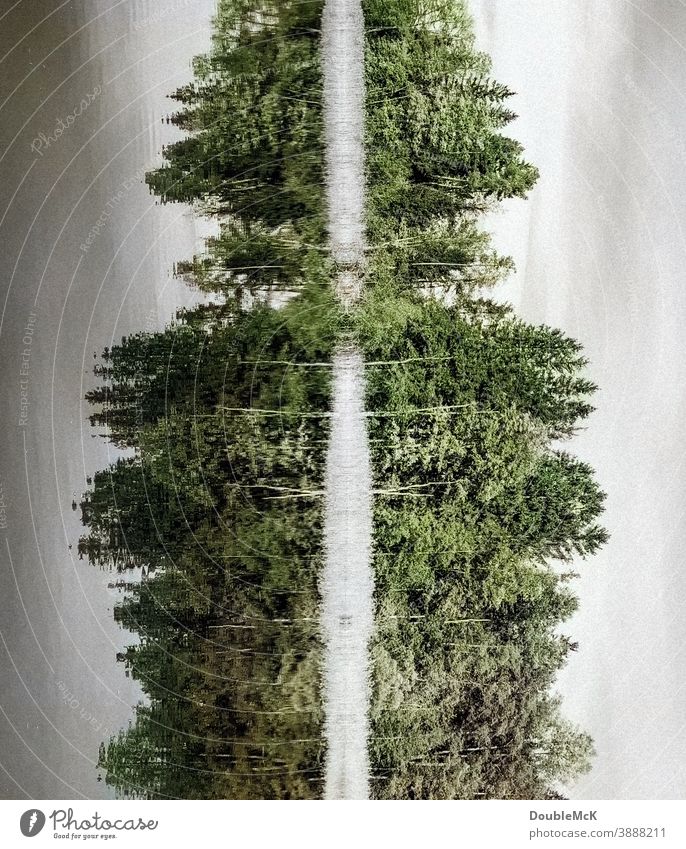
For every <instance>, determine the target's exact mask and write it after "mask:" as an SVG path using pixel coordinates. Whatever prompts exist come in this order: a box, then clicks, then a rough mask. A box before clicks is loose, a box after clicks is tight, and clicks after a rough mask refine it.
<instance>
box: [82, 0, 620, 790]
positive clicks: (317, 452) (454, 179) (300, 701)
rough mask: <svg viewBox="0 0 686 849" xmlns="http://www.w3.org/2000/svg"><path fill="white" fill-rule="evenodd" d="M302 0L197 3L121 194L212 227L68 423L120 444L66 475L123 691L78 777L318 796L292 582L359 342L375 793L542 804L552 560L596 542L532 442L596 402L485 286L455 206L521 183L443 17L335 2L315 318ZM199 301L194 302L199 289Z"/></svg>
mask: <svg viewBox="0 0 686 849" xmlns="http://www.w3.org/2000/svg"><path fill="white" fill-rule="evenodd" d="M322 6H323V3H322V2H319V0H316V2H307V3H302V2H296V0H279V2H271V0H260V2H258V0H220V3H219V8H218V14H217V19H216V25H215V35H214V39H213V48H212V51H211V52H210V53H209V54H208V56H205V57H201V58H199V59H198V60H197V61H196V65H195V80H194V82H193V83H191V84H189V85H188V86H185V87H183V88H182V89H180V90H179V91H177V92H176V94H175V98H176V100H177V101H178V102H179V103H180V110H179V111H178V112H177V113H176V115H175V116H174V117H173V118H172V120H173V121H174V123H176V124H177V125H178V126H179V127H180V128H181V129H183V130H185V131H186V133H187V135H186V137H185V138H184V139H183V140H182V141H180V142H177V143H176V144H174V145H171V146H170V147H169V148H167V149H166V151H165V159H166V162H165V164H164V166H163V167H162V168H161V169H159V170H157V171H155V172H152V173H151V174H150V175H149V177H148V182H149V185H150V187H151V189H152V190H153V191H154V192H155V193H156V194H157V195H159V197H160V198H161V199H162V200H163V201H165V202H166V201H191V202H194V203H195V204H196V205H197V206H198V207H199V208H200V209H201V210H202V211H204V212H209V213H211V214H214V215H217V216H219V221H220V225H221V226H220V233H219V236H218V237H217V238H215V239H211V240H210V241H209V242H208V246H207V251H206V253H205V254H203V255H201V256H197V257H193V258H191V259H190V260H189V261H187V262H185V263H184V264H183V265H182V266H181V270H182V273H183V274H184V275H185V276H186V277H187V279H188V280H189V281H190V282H191V283H192V284H193V285H196V286H198V287H199V288H200V289H202V290H204V291H207V292H211V293H212V294H213V295H214V296H215V297H213V298H212V299H210V300H209V301H208V303H206V304H204V305H202V306H199V307H197V308H195V309H193V310H190V311H185V312H181V313H180V314H179V315H178V316H177V319H176V321H175V322H173V323H172V324H171V325H170V326H169V327H167V328H166V330H164V331H162V332H160V333H152V334H151V333H140V334H135V335H132V336H130V337H128V338H125V339H124V340H122V342H121V343H120V344H119V345H116V346H114V347H113V348H111V349H106V350H105V352H104V353H103V356H102V358H101V361H100V362H99V363H98V365H97V366H96V369H95V371H96V375H97V378H98V381H99V385H98V386H97V387H96V388H94V389H93V390H92V391H91V392H90V393H89V394H88V399H89V401H90V402H91V403H92V405H93V412H92V416H91V421H92V423H93V425H94V426H95V427H97V428H99V429H100V430H101V432H103V433H105V434H106V435H107V437H108V438H109V439H111V440H112V441H113V442H114V443H115V444H116V445H117V446H119V447H122V448H128V449H133V456H132V457H128V458H127V459H122V460H120V461H119V462H117V463H116V464H114V465H113V466H112V467H111V468H110V469H107V470H105V471H102V472H100V473H98V474H97V475H96V476H95V479H94V484H93V486H92V488H91V490H90V491H89V492H88V493H86V495H85V496H84V499H83V502H82V505H81V508H82V515H83V521H84V525H86V526H87V532H86V533H85V535H84V537H83V539H82V540H81V542H80V546H79V549H80V553H81V555H82V556H83V557H87V558H88V559H89V560H90V561H91V562H92V563H94V564H97V565H99V566H101V567H103V568H113V569H117V570H119V572H121V573H122V576H121V577H120V580H119V582H118V584H119V585H120V586H121V587H122V589H123V596H122V598H121V600H120V603H119V604H118V605H117V607H116V610H115V616H116V618H117V620H118V621H119V622H120V623H121V624H122V626H123V627H125V628H126V629H128V630H130V631H131V632H132V634H135V639H133V640H132V645H131V646H130V647H129V648H128V650H127V651H126V652H125V653H123V654H122V656H121V658H120V659H121V660H122V661H123V662H124V663H126V665H127V667H128V669H129V672H130V674H132V675H133V676H135V677H136V678H137V679H138V680H139V681H140V682H141V685H142V687H143V690H144V691H145V693H146V701H145V703H144V704H141V705H139V706H138V707H137V710H136V716H135V720H134V722H132V724H131V726H130V727H129V728H128V729H126V730H125V731H123V732H122V733H120V734H119V735H118V736H117V737H116V738H115V739H113V740H111V741H109V742H105V743H104V744H103V747H102V750H101V755H100V764H101V766H102V767H103V768H104V770H105V772H106V780H107V782H108V783H109V784H111V785H112V786H113V787H114V788H115V789H116V791H117V792H118V793H119V794H121V795H133V796H142V797H187V798H222V797H230V798H231V797H233V798H245V797H247V798H309V797H317V796H319V795H320V793H321V789H322V786H323V782H322V778H323V776H322V769H323V752H324V745H325V743H324V740H323V739H322V716H321V712H322V709H321V692H320V679H321V668H320V664H321V645H320V637H319V623H318V617H319V603H320V599H319V592H318V581H319V577H320V575H321V569H322V563H323V550H322V506H323V504H322V490H323V483H322V481H323V466H324V460H325V451H326V441H327V433H328V427H327V423H328V413H329V410H330V403H329V395H330V386H329V381H330V374H331V372H330V368H329V366H330V363H331V357H332V351H333V349H334V347H335V343H336V340H337V339H338V338H340V337H341V335H342V334H343V333H345V334H346V335H348V336H349V335H350V334H353V335H354V337H355V338H356V339H357V341H358V344H359V346H360V347H361V349H362V350H363V351H364V353H365V356H366V360H367V368H366V375H367V376H366V385H367V410H368V415H369V423H370V441H371V446H372V462H373V470H374V480H375V482H374V487H375V508H374V571H375V581H376V590H375V600H376V634H375V638H374V641H373V645H372V647H371V657H372V684H373V699H372V729H371V735H370V740H369V745H370V752H371V762H372V768H373V775H372V779H373V782H372V787H373V790H374V795H375V796H376V797H378V798H484V797H489V798H490V797H496V798H543V797H549V796H554V795H556V794H558V793H559V792H560V789H561V785H562V784H563V783H564V782H567V781H572V780H573V779H574V778H575V777H576V776H577V775H578V774H579V773H580V772H582V771H584V770H585V769H587V768H588V766H589V763H590V756H591V753H592V743H591V741H590V740H589V738H588V737H587V735H585V734H584V733H583V732H581V731H579V730H578V729H576V728H574V727H573V726H571V725H570V724H569V723H568V722H566V721H565V719H564V718H563V716H562V715H561V710H560V704H559V700H558V698H557V697H556V696H555V694H554V682H555V677H556V674H557V672H558V670H559V669H560V667H561V666H562V665H563V664H564V662H565V660H566V658H567V656H568V653H569V652H570V651H571V650H573V649H574V648H575V644H574V642H573V641H572V639H571V638H570V637H567V636H564V635H563V634H562V631H561V623H563V622H564V621H565V620H566V619H567V618H568V617H569V616H570V615H571V613H572V612H573V611H574V610H575V608H576V604H577V601H576V598H575V596H574V594H573V591H572V579H573V577H574V572H573V568H575V567H574V565H573V564H574V563H575V562H576V561H577V559H578V558H583V557H587V556H589V555H592V554H593V553H594V552H595V551H597V549H598V548H599V547H600V546H601V545H602V543H603V542H604V541H605V539H606V533H605V531H604V530H603V529H602V528H601V527H600V526H599V524H598V517H599V515H600V513H601V511H602V506H603V498H604V496H603V493H602V492H601V491H600V489H599V488H598V485H597V483H596V482H595V479H594V475H593V472H592V470H591V469H590V468H589V467H588V466H587V465H586V464H584V463H582V462H580V461H579V460H577V459H576V458H574V457H573V456H572V455H570V454H569V453H567V452H565V451H562V450H560V448H559V440H563V439H568V438H569V437H571V436H573V434H574V433H575V431H576V429H577V428H578V427H579V426H580V423H581V422H582V421H583V420H584V419H585V418H586V417H587V416H588V415H589V414H590V412H591V410H592V407H591V405H590V401H589V398H590V396H591V394H592V393H593V391H594V389H595V387H594V385H593V384H592V382H591V381H589V379H588V378H587V376H586V374H585V371H586V366H587V363H586V360H585V359H584V356H583V352H582V351H581V348H580V346H579V344H578V343H577V342H576V341H574V340H572V339H569V338H568V337H566V336H564V334H562V333H560V332H559V331H557V330H554V329H551V328H548V327H535V326H531V325H529V324H526V323H524V322H522V321H521V320H519V319H518V318H517V317H516V316H515V315H514V314H513V313H512V311H511V310H510V308H509V307H508V306H506V305H503V304H499V303H497V302H495V301H494V300H492V299H490V298H489V297H488V291H487V290H488V289H489V288H490V287H493V286H494V285H495V284H497V282H498V281H499V280H500V279H501V278H502V277H503V275H504V274H506V273H507V272H508V271H510V270H511V266H512V263H511V261H510V260H509V259H508V258H507V257H501V256H498V255H497V254H496V252H495V251H494V250H493V248H492V246H491V243H490V239H489V236H488V234H487V233H485V232H484V231H483V228H482V226H481V223H480V222H481V216H482V214H483V213H484V211H487V210H489V209H491V208H492V207H493V205H495V204H497V203H498V202H499V201H500V200H502V199H503V198H506V197H523V196H525V195H526V193H527V192H528V191H529V190H530V189H531V187H532V186H533V184H534V182H535V180H536V177H537V172H536V169H535V168H534V167H533V166H531V165H530V164H529V163H527V162H526V161H525V159H524V158H523V155H522V149H521V146H520V145H519V144H518V143H517V142H516V141H514V140H512V139H510V138H508V137H507V136H505V135H503V130H504V128H505V127H506V125H507V124H508V122H509V121H511V119H512V117H513V113H512V111H511V110H510V108H509V106H508V101H509V97H510V95H511V92H510V91H509V90H508V89H507V88H506V87H504V86H502V85H500V84H499V83H497V82H494V81H493V80H491V79H490V76H489V73H490V71H489V62H488V58H487V57H486V56H484V55H483V54H481V53H478V52H477V51H476V50H475V47H474V38H473V34H472V31H471V25H470V22H469V17H468V14H467V11H466V8H465V5H464V3H462V2H460V0H450V2H444V0H363V9H364V14H365V22H366V39H367V40H366V59H365V62H366V82H367V110H366V127H367V129H366V152H367V180H368V185H367V194H368V197H367V230H368V233H367V236H368V244H369V258H368V263H367V277H366V289H365V294H364V297H363V299H362V301H361V303H360V305H359V306H358V307H357V308H356V309H355V310H353V311H351V312H349V313H347V314H345V315H343V314H341V312H340V310H339V308H338V307H337V305H336V303H335V300H334V297H333V293H332V287H331V279H332V268H331V264H330V261H329V259H328V257H327V252H326V233H325V218H324V200H323V197H324V196H323V176H324V171H323V165H322V161H323V160H322V114H321V68H320V55H319V19H320V15H321V11H322ZM217 296H218V297H217Z"/></svg>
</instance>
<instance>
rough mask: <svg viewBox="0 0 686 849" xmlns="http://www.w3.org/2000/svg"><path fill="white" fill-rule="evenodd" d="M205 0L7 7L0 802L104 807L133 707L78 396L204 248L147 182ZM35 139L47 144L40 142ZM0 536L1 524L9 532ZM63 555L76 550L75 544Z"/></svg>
mask: <svg viewBox="0 0 686 849" xmlns="http://www.w3.org/2000/svg"><path fill="white" fill-rule="evenodd" d="M213 8H214V3H213V0H192V2H191V0H185V2H184V0H176V1H175V0H135V2H133V0H74V1H73V2H66V3H65V2H62V0H41V2H40V3H36V2H32V0H20V2H19V3H15V2H14V0H1V2H0V60H2V64H1V65H0V104H1V110H2V111H1V113H0V114H1V118H2V121H1V126H2V130H1V131H0V133H1V140H0V195H1V201H0V241H1V244H2V255H1V256H0V265H1V268H2V275H1V280H2V287H1V292H0V295H1V297H0V303H2V307H3V310H2V318H1V322H2V323H1V325H0V358H1V359H0V361H1V362H2V370H1V371H0V409H2V411H3V435H2V442H1V447H0V485H1V486H2V492H1V493H0V507H3V506H4V510H0V525H2V527H1V528H0V558H1V563H0V582H1V583H0V605H1V612H0V673H1V677H0V693H1V696H0V752H1V753H2V755H1V757H2V761H1V765H2V769H0V796H1V797H4V798H13V797H28V796H30V797H35V798H51V797H53V798H54V797H56V798H78V797H80V796H85V797H98V796H102V795H103V794H104V792H105V790H104V783H98V781H97V773H96V769H95V766H94V762H95V760H96V759H97V754H98V745H99V743H100V741H101V740H103V739H105V738H106V737H107V736H108V735H109V734H110V733H113V732H116V731H117V729H118V728H120V727H123V726H125V725H126V723H127V722H128V720H129V718H130V717H131V706H132V704H134V703H135V702H136V701H137V700H138V698H139V691H138V690H137V688H136V687H135V685H134V684H133V683H132V682H131V681H130V680H129V679H127V678H126V677H125V675H124V671H123V667H122V666H121V665H120V664H116V663H115V655H116V652H117V651H118V650H119V649H120V648H121V646H122V645H123V644H124V642H125V641H126V639H127V635H126V634H125V633H124V632H122V631H120V630H119V629H118V627H117V626H116V624H115V623H114V622H113V619H112V605H113V602H114V601H115V600H116V594H115V593H116V591H114V590H111V589H109V590H108V587H107V585H108V583H109V582H111V581H112V580H114V578H113V577H112V576H111V575H109V574H106V573H103V572H98V571H96V570H95V569H93V568H92V567H90V566H88V564H87V563H86V562H84V561H79V560H78V557H77V556H76V555H75V551H76V542H77V539H78V536H79V532H80V521H79V513H77V512H73V511H72V509H71V503H72V500H73V499H74V498H76V499H77V500H78V499H79V496H80V494H81V492H82V491H83V489H84V488H85V483H86V481H85V478H86V476H87V475H90V474H92V473H93V472H94V471H95V470H96V469H98V468H102V467H103V466H104V465H105V464H106V463H107V462H108V460H109V459H111V458H112V456H113V455H112V454H111V449H109V451H110V453H108V447H107V445H106V444H105V443H104V442H103V441H102V440H100V439H94V438H92V436H91V433H90V432H89V426H88V423H87V415H88V410H87V409H86V407H85V405H84V403H83V401H82V398H83V394H84V392H85V391H86V390H87V389H88V388H90V386H91V385H92V381H93V377H92V366H93V362H94V360H93V354H94V352H95V351H100V350H101V349H102V347H103V346H104V345H107V344H111V342H112V341H113V340H118V339H119V337H120V336H121V335H122V334H126V333H128V332H131V331H133V330H137V329H146V328H147V329H155V328H158V327H160V326H162V325H163V324H164V322H165V321H166V320H168V319H169V318H170V317H171V315H172V313H173V311H174V308H175V307H176V306H178V305H180V304H181V303H183V302H184V301H186V302H187V301H188V300H189V297H190V295H189V293H188V292H187V291H185V290H184V288H183V285H182V284H181V283H179V282H177V281H173V280H172V277H171V274H172V266H173V263H174V261H175V260H178V259H183V258H186V257H189V256H190V255H191V254H192V253H193V250H194V246H195V244H196V243H197V240H198V238H199V234H198V233H197V231H196V225H195V224H194V222H193V220H192V218H191V216H190V214H189V210H188V209H186V208H183V207H179V206H174V207H165V208H162V207H159V206H156V205H155V203H154V200H153V199H152V198H151V197H150V196H149V194H148V191H147V188H146V187H145V185H144V184H143V182H142V175H143V173H144V171H145V169H146V168H149V167H150V166H151V165H153V164H155V162H156V161H158V160H157V155H158V153H159V151H160V149H161V147H162V145H163V144H164V143H165V142H167V141H169V140H171V139H172V138H173V135H172V129H171V128H170V127H169V126H168V125H167V124H165V123H163V121H162V119H163V117H164V116H165V115H166V114H167V112H168V111H169V109H170V107H171V103H170V101H169V100H168V99H167V98H166V94H167V93H168V92H169V91H171V90H173V89H174V88H176V87H177V86H178V85H180V84H182V83H183V82H185V81H187V80H188V78H189V77H190V73H191V68H190V61H191V58H192V56H193V55H195V54H196V53H198V52H201V51H202V50H204V49H206V47H207V45H208V40H209V23H210V17H211V14H212V12H213ZM41 134H42V135H41ZM5 525H6V527H5ZM71 545H73V546H74V548H73V549H71V550H70V546H71Z"/></svg>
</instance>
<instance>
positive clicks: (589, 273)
mask: <svg viewBox="0 0 686 849" xmlns="http://www.w3.org/2000/svg"><path fill="white" fill-rule="evenodd" d="M471 7H472V10H473V12H474V14H475V17H476V24H477V37H478V43H479V46H480V47H481V48H482V49H484V50H487V51H488V52H489V53H491V55H492V57H493V60H494V74H495V76H496V77H497V78H498V79H499V80H500V81H502V82H504V83H507V84H508V85H509V86H510V87H511V88H513V89H514V90H515V91H517V93H518V94H517V96H516V97H515V98H514V109H515V111H516V112H518V113H519V115H520V118H519V120H518V121H517V122H516V124H514V125H512V130H511V132H512V134H513V135H515V136H516V137H517V138H519V139H520V140H521V141H522V142H523V143H524V144H525V145H526V148H527V152H528V156H529V159H530V160H532V161H533V162H534V163H535V164H536V165H538V167H539V168H540V170H541V175H542V176H541V180H540V183H539V185H538V187H537V188H536V190H535V191H534V192H533V194H532V196H531V198H530V199H529V200H528V201H526V202H515V203H511V204H509V205H508V206H507V209H506V211H505V212H503V213H502V214H500V215H498V216H496V217H495V218H494V219H493V220H492V221H491V222H490V224H489V226H490V227H491V229H492V230H493V231H494V234H495V236H496V241H497V244H498V246H499V248H500V249H501V251H502V252H504V253H507V254H510V255H513V256H514V258H515V260H516V262H517V266H518V269H519V272H518V274H517V275H516V276H515V278H514V279H513V280H512V282H511V283H510V284H508V285H507V286H506V288H505V294H506V297H507V298H508V299H509V300H511V302H512V303H514V304H515V306H516V307H517V308H518V310H519V312H520V314H521V315H523V316H524V317H525V318H527V319H529V320H531V321H535V322H545V323H548V324H551V325H555V326H559V327H561V328H563V329H564V330H565V331H567V332H568V333H570V334H571V335H573V336H575V337H577V338H579V339H580V340H581V341H582V342H583V343H584V345H585V347H586V351H587V354H588V356H589V357H590V359H591V366H590V373H591V376H592V377H593V379H594V380H595V381H596V382H597V383H598V384H599V385H600V387H601V391H600V392H599V393H598V395H597V396H596V406H597V407H598V410H597V412H596V413H595V414H594V415H593V416H592V417H591V419H590V420H589V422H588V429H587V430H586V431H585V432H583V433H582V434H580V435H579V436H578V437H577V438H576V439H575V440H574V442H573V443H571V444H570V448H571V449H572V450H573V451H574V453H577V454H579V455H581V456H582V457H583V458H584V459H586V460H588V461H589V462H591V463H592V464H593V465H594V466H595V468H596V469H597V471H598V476H599V479H600V482H601V484H602V486H603V488H604V489H605V490H606V491H607V492H608V496H609V497H608V505H607V512H606V515H605V524H606V526H607V527H608V529H609V530H610V532H611V534H612V539H611V541H610V543H609V545H608V546H607V547H606V549H605V550H604V551H603V553H602V554H600V555H599V556H597V557H596V558H594V559H593V560H592V561H589V562H587V563H582V564H580V567H579V571H582V573H583V577H582V579H581V581H579V582H578V583H577V589H578V591H579V593H580V596H581V610H580V612H579V614H578V615H577V616H576V617H575V619H574V620H573V621H572V622H571V623H570V624H569V625H568V627H567V629H566V630H567V631H569V632H571V633H572V634H573V636H574V637H576V638H577V639H579V640H580V642H581V648H580V651H579V652H578V654H576V655H572V659H571V661H570V663H569V666H568V668H567V669H566V670H565V672H564V673H563V675H562V677H561V680H560V688H561V691H562V693H563V695H564V696H565V702H566V711H567V714H568V715H569V716H570V717H571V718H573V719H575V720H576V721H578V722H579V723H581V724H582V725H583V726H584V727H585V728H586V729H588V730H589V731H590V732H591V734H592V735H593V737H594V738H595V741H596V747H597V750H598V757H597V759H596V762H595V766H594V769H593V771H592V773H591V774H590V775H589V776H588V777H587V778H586V779H584V780H583V781H582V782H581V783H580V784H579V785H578V786H577V787H576V788H574V789H573V790H572V794H573V795H575V796H579V797H588V798H624V799H626V798H655V799H657V798H681V799H683V798H684V797H686V645H685V641H684V636H686V618H685V617H684V614H683V612H682V607H683V597H684V595H685V594H686V574H685V570H684V551H685V550H686V522H685V521H684V508H685V506H686V497H685V496H686V493H685V492H684V489H685V487H684V484H685V482H686V470H685V468H684V460H685V457H684V444H685V442H684V434H685V433H686V424H685V421H684V419H685V416H684V414H685V412H686V286H685V285H684V283H685V280H684V277H685V274H684V271H685V269H686V240H685V238H684V235H685V234H684V228H685V222H686V102H685V101H686V54H685V52H684V47H685V46H686V6H685V5H684V4H683V3H682V2H680V0H658V1H657V2H656V0H631V1H630V0H472V3H471Z"/></svg>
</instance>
